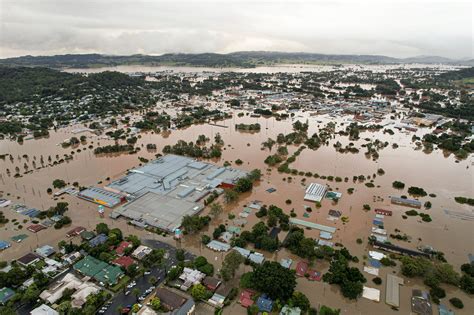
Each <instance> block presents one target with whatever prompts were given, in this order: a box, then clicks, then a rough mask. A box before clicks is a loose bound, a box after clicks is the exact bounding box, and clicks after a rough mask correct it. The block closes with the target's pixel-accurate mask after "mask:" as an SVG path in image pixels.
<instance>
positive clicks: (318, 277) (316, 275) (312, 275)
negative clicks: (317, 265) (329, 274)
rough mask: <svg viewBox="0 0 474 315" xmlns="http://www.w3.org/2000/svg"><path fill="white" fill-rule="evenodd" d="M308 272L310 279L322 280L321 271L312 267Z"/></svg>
mask: <svg viewBox="0 0 474 315" xmlns="http://www.w3.org/2000/svg"><path fill="white" fill-rule="evenodd" d="M308 274H309V277H308V279H309V280H311V281H321V276H322V275H321V273H320V272H318V271H316V270H314V269H310V270H308Z"/></svg>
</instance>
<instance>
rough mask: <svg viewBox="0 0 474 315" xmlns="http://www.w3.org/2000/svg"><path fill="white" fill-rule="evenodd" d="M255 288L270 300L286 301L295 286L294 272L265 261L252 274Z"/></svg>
mask: <svg viewBox="0 0 474 315" xmlns="http://www.w3.org/2000/svg"><path fill="white" fill-rule="evenodd" d="M253 279H254V283H255V288H256V289H257V290H259V291H261V292H266V293H267V294H268V295H269V296H270V297H271V298H272V299H280V300H281V301H286V300H288V299H289V298H290V297H291V296H292V295H293V291H294V289H295V286H296V275H295V271H294V270H289V269H286V268H284V267H282V266H281V265H280V264H279V263H277V262H274V261H271V262H270V261H266V262H264V263H263V264H262V265H259V266H257V267H256V268H255V270H254V272H253Z"/></svg>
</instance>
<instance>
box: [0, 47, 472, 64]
mask: <svg viewBox="0 0 474 315" xmlns="http://www.w3.org/2000/svg"><path fill="white" fill-rule="evenodd" d="M285 63H287V64H342V63H354V64H401V63H428V64H436V63H445V64H461V65H474V60H464V61H462V60H452V59H448V58H442V57H436V56H420V57H413V58H406V59H398V58H392V57H387V56H378V55H327V54H315V53H286V52H266V51H243V52H234V53H229V54H215V53H202V54H164V55H161V56H149V55H130V56H112V55H100V54H74V55H72V54H70V55H56V56H23V57H16V58H7V59H0V64H3V65H10V66H34V67H48V68H93V67H111V66H119V65H145V66H159V65H173V66H197V67H219V68H225V67H240V68H252V67H256V66H259V65H262V66H263V65H277V64H285Z"/></svg>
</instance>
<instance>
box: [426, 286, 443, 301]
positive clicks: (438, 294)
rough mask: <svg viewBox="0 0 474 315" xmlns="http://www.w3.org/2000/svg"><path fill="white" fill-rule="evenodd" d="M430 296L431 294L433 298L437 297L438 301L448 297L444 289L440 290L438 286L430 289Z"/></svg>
mask: <svg viewBox="0 0 474 315" xmlns="http://www.w3.org/2000/svg"><path fill="white" fill-rule="evenodd" d="M430 294H431V296H432V297H436V298H438V299H442V298H444V297H446V292H445V291H444V289H443V288H440V287H438V286H436V287H433V288H431V289H430Z"/></svg>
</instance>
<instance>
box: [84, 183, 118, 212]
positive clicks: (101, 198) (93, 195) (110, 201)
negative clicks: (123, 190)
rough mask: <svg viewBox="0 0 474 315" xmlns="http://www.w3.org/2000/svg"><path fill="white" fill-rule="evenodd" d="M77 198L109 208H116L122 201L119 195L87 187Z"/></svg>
mask: <svg viewBox="0 0 474 315" xmlns="http://www.w3.org/2000/svg"><path fill="white" fill-rule="evenodd" d="M77 196H78V197H80V198H82V199H86V200H89V201H92V202H95V203H97V204H100V205H103V206H106V207H109V208H113V207H115V206H117V205H118V204H120V203H121V202H122V200H123V199H124V196H122V195H120V194H117V193H115V192H112V191H108V190H105V189H102V188H99V187H89V188H87V189H84V190H81V191H80V192H79V193H78V194H77Z"/></svg>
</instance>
